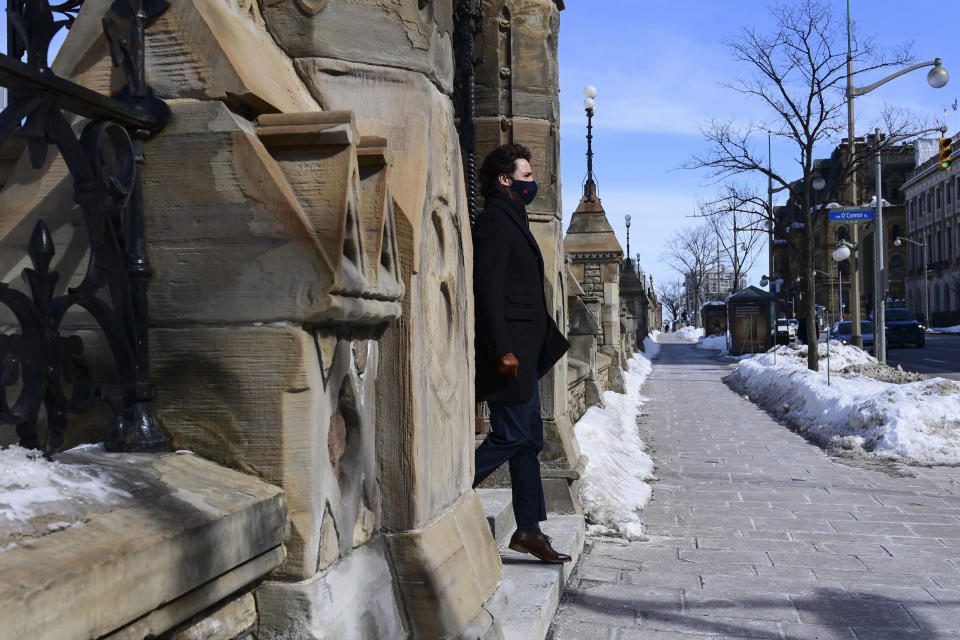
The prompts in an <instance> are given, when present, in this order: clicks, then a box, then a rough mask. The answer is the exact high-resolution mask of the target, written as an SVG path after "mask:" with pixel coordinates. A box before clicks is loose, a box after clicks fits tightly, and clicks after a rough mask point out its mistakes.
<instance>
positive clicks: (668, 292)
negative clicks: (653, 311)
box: [657, 280, 684, 320]
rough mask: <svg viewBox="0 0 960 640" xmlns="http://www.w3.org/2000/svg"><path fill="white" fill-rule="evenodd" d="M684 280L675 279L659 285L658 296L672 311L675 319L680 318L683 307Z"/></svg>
mask: <svg viewBox="0 0 960 640" xmlns="http://www.w3.org/2000/svg"><path fill="white" fill-rule="evenodd" d="M683 295H684V290H683V282H682V281H680V280H674V281H673V282H666V283H662V284H659V285H657V298H658V299H659V300H660V302H662V303H663V306H665V307H666V308H667V311H669V312H670V317H671V318H673V319H674V320H679V319H680V309H681V308H682V307H683Z"/></svg>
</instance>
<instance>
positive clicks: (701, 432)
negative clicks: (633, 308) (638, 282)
mask: <svg viewBox="0 0 960 640" xmlns="http://www.w3.org/2000/svg"><path fill="white" fill-rule="evenodd" d="M730 370H731V368H730V365H729V361H726V360H723V359H721V358H718V357H715V356H712V355H711V353H710V352H704V351H698V350H696V349H694V348H693V346H692V345H690V344H680V343H675V344H671V343H670V342H669V336H667V340H666V341H665V344H663V345H662V348H661V356H660V358H659V359H658V360H656V361H655V362H654V370H653V372H652V374H651V375H650V377H649V379H648V380H647V382H646V384H645V386H644V387H643V390H642V393H643V395H644V396H645V397H647V398H649V400H648V402H647V403H646V404H645V405H644V406H643V410H642V415H641V418H640V420H639V429H640V433H641V436H642V437H643V439H644V441H645V442H646V443H647V445H648V447H649V449H650V451H649V453H650V454H651V456H652V457H653V458H654V461H655V463H656V473H657V477H658V481H657V482H655V483H653V485H652V486H653V499H652V500H651V502H650V504H649V505H648V507H647V508H646V510H645V511H644V516H645V517H644V518H643V519H644V525H645V527H646V530H647V531H646V533H647V534H648V536H649V540H648V541H645V542H633V543H629V544H628V543H625V542H623V541H619V540H611V539H606V538H600V537H595V538H591V539H590V540H589V544H588V546H587V548H586V549H585V550H584V554H583V556H582V558H581V561H580V563H579V565H578V566H577V568H576V569H575V570H574V574H573V578H572V580H571V581H570V583H569V584H568V588H567V591H566V593H565V594H564V597H563V601H562V603H561V606H560V609H559V611H558V613H557V616H556V617H555V619H554V621H553V625H552V627H551V631H550V635H548V637H549V638H553V640H579V639H581V638H583V639H587V638H589V639H590V640H634V639H635V640H641V639H642V640H739V639H746V638H770V639H776V640H813V639H820V640H834V639H843V640H868V639H869V640H892V639H894V638H896V639H898V640H901V639H903V640H912V639H920V638H924V639H935V640H939V639H948V638H960V469H957V468H954V467H931V468H926V467H906V466H904V467H901V468H900V469H896V470H893V471H891V468H890V465H887V464H873V463H871V462H867V463H863V462H859V461H857V460H854V459H847V458H837V457H832V456H831V455H829V454H827V453H825V452H824V451H823V450H822V449H820V448H819V447H817V446H815V445H813V444H811V443H809V442H807V441H806V440H804V439H803V438H802V437H801V436H799V435H798V434H796V433H794V432H793V431H791V430H790V429H789V428H788V427H786V426H784V425H782V424H780V423H778V422H777V421H776V420H775V419H773V418H772V417H770V416H769V415H768V414H766V413H765V412H763V411H761V410H760V409H759V408H757V407H756V406H755V405H754V404H753V403H751V402H749V401H748V400H746V399H744V398H742V397H740V396H739V395H737V394H736V393H734V392H733V391H732V390H730V389H729V388H728V387H727V386H726V385H725V384H724V383H723V381H722V378H723V377H724V376H725V375H727V374H728V373H729V372H730ZM702 399H707V400H706V401H703V400H702Z"/></svg>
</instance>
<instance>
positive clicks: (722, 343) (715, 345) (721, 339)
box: [697, 333, 727, 354]
mask: <svg viewBox="0 0 960 640" xmlns="http://www.w3.org/2000/svg"><path fill="white" fill-rule="evenodd" d="M697 349H719V350H720V351H721V352H723V353H724V354H725V353H726V352H727V336H726V335H724V334H722V333H721V334H717V335H712V336H706V337H703V338H700V342H698V343H697Z"/></svg>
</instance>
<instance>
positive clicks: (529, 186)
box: [510, 180, 537, 204]
mask: <svg viewBox="0 0 960 640" xmlns="http://www.w3.org/2000/svg"><path fill="white" fill-rule="evenodd" d="M510 189H512V190H513V192H514V193H516V194H517V195H518V196H520V199H521V200H523V204H530V203H531V202H533V199H534V198H536V197H537V183H536V182H535V181H533V180H514V181H513V183H511V185H510Z"/></svg>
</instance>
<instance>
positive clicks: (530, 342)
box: [473, 144, 570, 563]
mask: <svg viewBox="0 0 960 640" xmlns="http://www.w3.org/2000/svg"><path fill="white" fill-rule="evenodd" d="M480 173H481V176H480V177H481V181H482V188H483V195H484V198H485V199H486V200H485V205H484V209H483V212H482V213H481V214H480V215H479V216H478V217H477V222H476V225H475V226H474V228H473V257H474V263H473V287H474V299H475V304H476V320H477V322H476V327H477V336H476V347H477V350H476V364H477V378H476V387H477V400H478V401H486V402H487V406H488V407H489V409H490V425H491V428H492V432H491V433H490V434H489V435H488V436H487V438H486V440H484V442H483V444H481V445H480V447H478V448H477V451H476V474H475V475H474V479H473V486H474V487H476V486H477V485H478V484H480V483H481V482H482V481H483V479H484V478H486V477H487V476H488V475H490V474H491V473H493V472H494V470H496V469H497V468H498V467H499V466H500V465H502V464H503V463H505V462H508V463H509V465H510V484H511V486H512V488H513V511H514V515H515V516H516V520H517V531H516V533H514V534H513V537H512V538H511V539H510V548H511V549H514V550H515V551H520V552H524V553H531V554H533V555H534V556H536V557H537V558H540V559H541V560H543V561H545V562H554V563H560V562H568V561H569V560H570V556H568V555H565V554H561V553H558V552H557V551H555V550H554V549H553V547H552V546H551V544H550V539H549V538H548V537H547V536H545V535H543V533H542V532H541V531H540V524H539V523H540V521H542V520H546V519H547V512H546V506H545V504H544V499H543V484H542V482H541V480H540V461H539V460H538V459H537V454H538V453H539V452H540V450H541V449H542V448H543V420H542V419H541V417H540V390H539V385H538V384H537V382H538V380H539V379H540V378H541V377H542V376H543V375H544V374H545V373H546V372H547V371H549V370H550V368H551V367H552V366H553V365H554V364H556V362H557V361H558V360H559V359H560V358H561V357H562V356H563V354H564V353H566V351H567V349H568V348H569V347H570V344H569V343H568V342H567V340H566V338H564V337H563V334H562V333H561V332H560V330H559V329H558V328H557V325H556V323H555V322H554V320H553V318H551V317H550V314H549V312H548V311H547V303H546V298H545V296H544V293H543V282H544V273H543V256H541V254H540V248H539V247H538V245H537V241H536V239H535V238H534V237H533V234H532V233H530V225H529V222H528V220H527V211H526V206H525V205H527V204H530V202H532V201H533V199H534V197H536V194H537V183H536V182H535V181H534V180H533V171H532V169H531V168H530V151H529V150H528V149H527V148H526V147H523V146H521V145H515V144H508V145H503V146H501V147H499V148H497V149H495V150H494V151H492V152H491V153H490V155H488V156H487V157H486V159H485V160H484V162H483V167H482V168H481V172H480Z"/></svg>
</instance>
